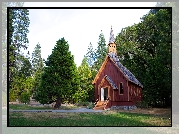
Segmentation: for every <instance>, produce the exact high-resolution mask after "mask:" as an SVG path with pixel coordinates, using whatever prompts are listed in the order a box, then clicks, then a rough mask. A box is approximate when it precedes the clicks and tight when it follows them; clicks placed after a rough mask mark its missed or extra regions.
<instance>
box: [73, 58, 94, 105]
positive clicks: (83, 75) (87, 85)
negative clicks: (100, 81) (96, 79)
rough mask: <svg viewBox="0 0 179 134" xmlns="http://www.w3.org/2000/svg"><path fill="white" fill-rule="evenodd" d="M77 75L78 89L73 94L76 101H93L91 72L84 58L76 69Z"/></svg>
mask: <svg viewBox="0 0 179 134" xmlns="http://www.w3.org/2000/svg"><path fill="white" fill-rule="evenodd" d="M78 73H79V74H80V88H79V90H78V91H77V92H76V94H75V99H76V101H77V102H84V101H93V100H94V89H93V85H92V83H91V81H92V80H93V78H92V71H91V68H90V67H89V65H88V62H87V58H86V57H85V56H84V58H83V60H82V63H81V65H80V66H79V67H78Z"/></svg>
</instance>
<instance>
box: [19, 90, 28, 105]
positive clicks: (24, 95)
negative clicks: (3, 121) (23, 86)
mask: <svg viewBox="0 0 179 134" xmlns="http://www.w3.org/2000/svg"><path fill="white" fill-rule="evenodd" d="M30 96H31V95H30V93H28V92H27V91H24V92H22V93H21V95H20V97H19V100H20V102H22V103H25V104H27V103H29V102H30Z"/></svg>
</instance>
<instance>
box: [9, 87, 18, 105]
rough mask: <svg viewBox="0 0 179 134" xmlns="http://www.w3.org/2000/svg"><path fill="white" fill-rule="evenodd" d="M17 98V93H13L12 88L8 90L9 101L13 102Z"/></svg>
mask: <svg viewBox="0 0 179 134" xmlns="http://www.w3.org/2000/svg"><path fill="white" fill-rule="evenodd" d="M16 99H17V95H16V94H15V92H14V90H12V89H11V90H10V91H9V102H14V101H16Z"/></svg>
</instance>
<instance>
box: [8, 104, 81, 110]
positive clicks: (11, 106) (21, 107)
mask: <svg viewBox="0 0 179 134" xmlns="http://www.w3.org/2000/svg"><path fill="white" fill-rule="evenodd" d="M76 108H78V107H77V106H61V107H60V108H59V109H61V110H70V109H76ZM52 109H53V108H52V107H50V106H30V105H28V104H23V105H19V104H9V110H52Z"/></svg>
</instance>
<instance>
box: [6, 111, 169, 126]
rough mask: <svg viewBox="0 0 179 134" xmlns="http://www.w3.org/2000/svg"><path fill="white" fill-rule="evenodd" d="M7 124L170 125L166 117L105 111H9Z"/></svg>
mask: <svg viewBox="0 0 179 134" xmlns="http://www.w3.org/2000/svg"><path fill="white" fill-rule="evenodd" d="M9 122H10V124H9V126H171V125H170V123H171V120H169V118H168V117H160V116H154V115H149V114H137V113H128V112H114V111H106V112H103V113H51V112H48V113H30V112H29V113H27V112H26V113H25V112H24V113H17V112H16V113H10V118H9Z"/></svg>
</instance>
